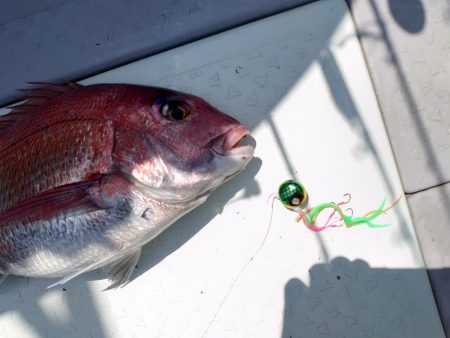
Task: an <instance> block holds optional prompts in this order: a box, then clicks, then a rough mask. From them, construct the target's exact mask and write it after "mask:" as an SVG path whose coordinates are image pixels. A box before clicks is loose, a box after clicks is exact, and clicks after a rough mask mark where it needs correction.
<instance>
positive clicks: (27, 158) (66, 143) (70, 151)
mask: <svg viewBox="0 0 450 338" xmlns="http://www.w3.org/2000/svg"><path fill="white" fill-rule="evenodd" d="M69 124H70V126H68V125H69ZM61 125H65V128H61ZM87 126H90V128H89V129H90V130H92V133H91V134H88V135H83V133H84V130H86V127H87ZM110 129H111V128H110V126H108V125H106V126H105V124H103V123H98V122H95V121H94V122H93V121H81V122H65V123H64V122H61V123H60V124H57V125H52V126H50V127H48V128H47V129H46V130H47V132H48V133H50V134H51V135H52V136H53V137H51V138H46V137H45V136H43V135H44V134H42V133H41V134H38V135H36V134H34V135H32V136H29V137H27V138H24V139H22V140H20V141H18V142H17V143H15V144H14V145H13V146H12V147H10V148H8V149H7V150H4V151H3V152H2V153H1V158H0V167H1V172H2V177H1V190H0V211H3V210H5V209H7V208H9V207H10V206H12V205H13V204H14V203H16V202H17V201H20V200H23V199H26V198H30V197H33V196H35V195H37V194H39V193H41V192H43V191H47V190H49V189H52V188H54V187H57V186H61V185H65V184H70V183H73V182H77V181H80V180H83V179H85V178H86V177H88V176H89V175H91V174H92V173H99V172H102V171H103V172H105V171H106V170H110V169H111V167H109V168H105V167H104V163H108V162H111V159H110V158H111V148H112V132H111V130H110ZM40 136H41V137H43V139H45V142H42V141H41V140H40V139H39V137H40ZM71 140H75V142H71ZM76 140H79V141H78V143H77V142H76ZM99 142H102V145H103V146H104V148H105V149H106V150H105V149H99V147H96V146H95V144H96V143H99ZM108 143H109V144H108ZM18 154H19V155H18ZM17 156H19V157H18V158H17V160H14V157H17ZM18 173H19V174H18Z"/></svg>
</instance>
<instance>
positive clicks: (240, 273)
mask: <svg viewBox="0 0 450 338" xmlns="http://www.w3.org/2000/svg"><path fill="white" fill-rule="evenodd" d="M270 198H272V206H271V211H270V219H269V225H268V226H267V229H266V233H265V235H264V238H263V240H262V242H261V244H260V245H259V247H258V249H257V250H256V251H255V253H254V254H253V255H252V256H251V257H250V259H249V260H248V261H247V262H246V263H245V264H244V265H243V266H242V268H241V270H240V271H239V273H238V274H237V275H236V277H234V279H233V282H232V283H231V285H230V287H229V288H228V291H227V293H226V294H225V296H224V297H223V299H222V301H221V302H220V304H219V306H218V308H217V310H216V312H215V313H214V316H213V317H212V319H211V321H210V322H209V324H208V326H207V327H206V329H205V331H204V332H203V334H202V336H201V337H202V338H204V337H206V335H207V334H208V331H209V329H210V328H211V326H212V325H213V323H214V322H215V320H216V318H217V315H218V314H219V312H220V310H221V309H222V307H223V305H224V304H225V302H226V301H227V299H228V296H229V295H230V294H231V291H232V290H233V288H234V286H235V285H236V283H237V282H238V280H239V278H240V277H241V275H242V274H243V273H244V272H245V270H246V269H247V267H248V265H249V264H250V263H251V262H253V260H254V259H255V257H256V256H257V255H258V254H259V252H260V251H261V250H262V248H263V246H264V243H265V242H266V240H267V238H268V236H269V232H270V228H271V227H272V218H273V204H274V202H275V199H277V197H276V196H274V195H271V196H270V197H269V199H270Z"/></svg>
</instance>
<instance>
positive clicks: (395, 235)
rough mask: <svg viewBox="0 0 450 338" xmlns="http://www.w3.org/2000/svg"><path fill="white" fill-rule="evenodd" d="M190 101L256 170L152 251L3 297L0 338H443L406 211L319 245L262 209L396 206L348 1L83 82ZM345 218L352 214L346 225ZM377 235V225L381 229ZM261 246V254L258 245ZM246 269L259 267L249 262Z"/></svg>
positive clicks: (18, 284) (394, 177)
mask: <svg viewBox="0 0 450 338" xmlns="http://www.w3.org/2000/svg"><path fill="white" fill-rule="evenodd" d="M102 82H111V83H135V84H144V85H156V86H163V87H170V88H174V89H177V90H180V91H185V92H189V93H193V94H196V95H198V96H201V97H203V98H205V99H206V100H208V101H209V102H210V103H211V104H213V105H214V106H216V107H218V108H219V109H221V110H222V111H224V112H225V113H227V114H229V115H232V116H233V117H235V118H237V119H239V120H240V121H241V122H242V123H244V124H245V125H247V126H248V127H249V128H250V129H251V134H252V136H253V137H254V138H255V139H256V144H257V146H256V152H255V159H254V160H253V161H252V162H251V163H250V164H249V166H248V167H247V169H246V170H245V171H244V172H243V173H241V174H240V175H239V176H238V177H235V178H234V179H232V180H231V181H229V182H227V183H226V184H225V185H224V186H222V187H220V188H219V189H218V190H217V191H215V192H214V193H213V194H212V195H211V196H210V197H209V198H208V200H207V201H206V202H205V204H203V205H202V206H200V207H199V208H197V209H196V210H194V211H193V212H191V213H190V214H188V215H186V216H184V217H183V218H182V219H181V220H180V221H178V222H177V223H176V224H174V225H173V226H172V227H171V228H170V229H169V230H167V231H166V232H164V233H163V234H161V235H160V236H159V237H158V238H157V239H156V240H154V241H153V242H152V243H151V244H149V245H147V246H145V248H144V251H143V255H142V256H141V259H140V261H139V263H138V266H137V269H136V271H135V273H134V275H133V280H132V281H131V282H130V283H129V284H128V285H126V286H125V287H124V288H121V289H119V290H108V291H102V290H103V289H104V288H106V287H107V286H108V282H107V281H106V280H105V279H104V275H103V274H102V272H101V271H96V272H91V273H88V274H85V275H83V276H81V277H78V278H76V279H74V280H72V281H70V282H69V283H68V284H67V285H65V286H64V287H57V288H54V289H50V290H46V289H45V287H46V286H47V285H49V284H51V283H52V282H53V281H50V280H33V279H26V278H17V277H10V278H8V279H7V280H6V281H5V282H4V284H3V285H2V286H1V289H0V290H1V291H0V292H1V299H2V301H1V302H0V303H1V304H0V332H2V334H1V335H2V336H4V337H19V336H20V337H25V336H26V337H42V336H46V335H47V336H50V337H56V336H58V337H63V336H64V337H79V336H89V334H90V335H91V336H92V337H321V336H324V337H328V336H329V337H347V338H348V337H372V336H373V337H381V336H382V337H441V336H442V337H443V336H444V335H443V331H442V326H441V323H440V320H439V316H438V313H437V310H436V306H435V303H434V299H433V296H432V293H431V289H430V286H429V282H428V278H427V274H426V271H425V269H424V267H423V262H422V258H421V254H420V250H419V247H418V244H417V240H416V237H415V234H414V230H413V227H412V224H411V219H410V216H409V212H408V208H407V205H406V201H405V199H404V198H403V199H402V200H401V201H400V203H399V204H398V205H397V206H395V208H393V209H391V210H390V211H389V212H388V213H386V214H384V215H382V216H380V218H379V222H380V223H389V224H390V226H388V227H385V228H380V229H372V228H369V227H367V226H366V225H359V226H357V227H353V228H345V227H340V228H332V229H327V230H324V231H323V232H319V233H315V232H312V231H310V230H308V229H306V228H305V226H304V225H302V224H301V223H296V222H295V214H294V213H293V212H292V211H289V210H287V209H285V208H284V207H283V206H282V205H281V204H280V203H279V201H277V200H275V202H274V207H273V220H272V224H271V228H270V230H269V232H268V234H267V237H265V236H266V233H267V229H268V223H269V219H270V214H271V204H270V203H268V202H267V201H268V198H269V197H270V196H271V194H272V193H276V191H277V189H278V186H279V185H280V184H281V183H282V182H283V181H284V180H286V179H291V178H292V179H296V180H299V181H301V182H302V184H303V185H304V186H305V187H306V189H307V191H308V193H309V204H310V205H312V206H313V205H316V204H318V203H322V202H328V201H336V202H339V201H341V200H343V199H344V197H343V195H344V194H346V193H350V194H351V196H352V200H351V201H350V203H349V207H351V209H352V211H353V213H354V215H362V214H364V213H366V212H367V211H370V210H373V209H376V208H377V207H378V206H379V204H380V203H381V202H382V200H383V199H384V198H385V197H386V198H387V200H388V202H393V201H394V200H396V199H397V197H399V196H401V195H402V194H403V190H402V186H401V183H400V180H399V177H398V173H397V168H396V165H395V162H394V159H393V156H392V152H391V149H390V146H389V142H388V139H387V136H386V132H385V129H384V125H383V121H382V118H381V115H380V111H379V108H378V105H377V101H376V98H375V95H374V92H373V89H372V86H371V83H370V79H369V75H368V73H367V70H366V66H365V64H364V59H363V56H362V54H361V50H360V46H359V43H358V40H357V38H356V35H355V31H354V27H353V24H352V20H351V17H350V14H349V12H348V9H347V7H346V5H345V2H344V1H320V2H316V3H314V4H311V5H307V6H303V7H301V8H298V9H295V10H292V11H289V12H286V13H282V14H279V15H276V16H273V17H270V18H267V19H264V20H261V21H258V22H254V23H251V24H248V25H246V26H243V27H240V28H236V29H233V30H230V31H227V32H224V33H221V34H219V35H216V36H212V37H209V38H206V39H203V40H200V41H197V42H195V43H192V44H189V45H186V46H182V47H180V48H177V49H174V50H170V51H168V52H165V53H162V54H159V55H156V56H153V57H149V58H147V59H143V60H140V61H138V62H135V63H132V64H129V65H126V66H123V67H121V68H117V69H114V70H111V71H109V72H106V73H104V74H100V75H98V76H95V77H93V78H90V79H87V80H85V81H82V83H83V84H91V83H102ZM349 212H350V211H349ZM377 221H378V220H377ZM264 238H265V241H264V242H263V240H264ZM255 254H256V255H255Z"/></svg>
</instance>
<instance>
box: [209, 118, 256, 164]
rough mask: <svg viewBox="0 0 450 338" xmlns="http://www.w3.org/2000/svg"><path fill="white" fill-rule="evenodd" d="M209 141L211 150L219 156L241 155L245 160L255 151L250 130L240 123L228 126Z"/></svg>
mask: <svg viewBox="0 0 450 338" xmlns="http://www.w3.org/2000/svg"><path fill="white" fill-rule="evenodd" d="M211 143H212V146H211V149H212V151H213V152H214V153H216V154H217V155H220V156H232V155H241V156H242V159H243V160H245V159H247V158H248V157H249V156H252V155H253V152H254V151H255V140H254V139H253V137H251V136H250V131H249V130H248V129H247V128H246V127H244V126H242V125H239V126H237V127H232V128H230V129H229V130H227V131H226V132H225V133H223V134H222V135H220V136H218V137H216V138H215V139H213V140H212V141H211Z"/></svg>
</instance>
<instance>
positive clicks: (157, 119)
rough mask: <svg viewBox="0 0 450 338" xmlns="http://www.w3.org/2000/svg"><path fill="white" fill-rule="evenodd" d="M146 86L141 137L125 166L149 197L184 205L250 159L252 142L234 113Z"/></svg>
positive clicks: (184, 95)
mask: <svg viewBox="0 0 450 338" xmlns="http://www.w3.org/2000/svg"><path fill="white" fill-rule="evenodd" d="M146 90H147V92H148V93H147V94H146V95H143V96H144V97H145V100H144V101H143V102H141V103H140V104H141V105H140V107H139V108H137V109H138V110H139V111H140V114H138V115H139V116H140V117H141V118H142V119H141V120H140V122H139V124H140V126H141V127H140V132H139V133H137V135H139V136H138V137H139V140H137V141H136V142H134V144H133V145H132V146H131V147H129V148H133V149H128V150H127V149H124V153H125V155H126V157H127V158H128V160H127V163H126V165H125V169H126V170H127V172H128V173H129V175H131V177H132V178H133V179H134V180H135V181H137V182H138V183H139V184H140V185H141V186H142V187H143V189H145V191H146V192H147V193H148V194H149V195H150V196H151V197H152V198H155V199H157V200H160V201H164V202H168V203H185V202H190V201H193V200H196V199H199V198H201V197H205V196H207V195H208V194H209V193H210V192H211V191H212V190H214V189H215V188H217V187H218V186H220V185H221V184H222V183H224V182H225V181H227V180H228V179H230V178H231V177H233V176H235V175H236V174H238V173H239V172H240V171H242V170H243V169H244V168H245V166H246V165H247V164H248V163H249V161H250V160H251V159H252V156H253V152H254V148H255V144H254V140H253V139H252V138H251V136H250V135H249V130H248V129H247V128H246V127H245V126H244V125H242V124H241V123H239V122H238V121H237V120H236V119H234V118H233V117H231V116H228V115H226V114H224V113H222V112H220V111H219V110H217V109H216V108H214V107H213V106H212V105H210V104H209V103H208V102H206V101H205V100H203V99H202V98H200V97H197V96H194V95H190V94H185V93H180V92H176V91H172V90H167V89H161V88H147V89H146ZM133 137H136V136H133ZM124 143H127V142H126V141H125V142H124ZM128 143H129V142H128ZM136 144H138V145H139V147H136ZM136 148H137V149H136ZM127 151H128V153H127ZM122 162H123V161H122Z"/></svg>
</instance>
